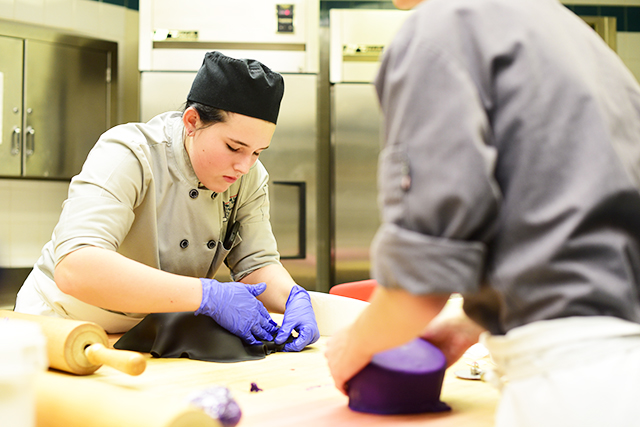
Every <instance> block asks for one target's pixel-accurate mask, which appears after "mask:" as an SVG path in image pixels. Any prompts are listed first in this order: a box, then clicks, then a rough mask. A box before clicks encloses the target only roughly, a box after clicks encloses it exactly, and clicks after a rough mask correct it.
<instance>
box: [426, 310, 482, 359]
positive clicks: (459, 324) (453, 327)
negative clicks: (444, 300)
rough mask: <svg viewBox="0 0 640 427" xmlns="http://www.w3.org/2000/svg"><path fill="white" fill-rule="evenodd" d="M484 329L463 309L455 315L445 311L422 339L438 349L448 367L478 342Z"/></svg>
mask: <svg viewBox="0 0 640 427" xmlns="http://www.w3.org/2000/svg"><path fill="white" fill-rule="evenodd" d="M482 332H484V329H483V328H482V327H481V326H479V325H478V324H477V323H475V322H474V321H473V320H471V319H469V318H468V317H467V316H466V315H465V314H464V311H462V309H460V310H456V311H454V312H453V313H452V312H447V310H443V312H442V313H440V314H439V315H438V316H436V317H435V318H434V319H433V320H432V321H431V322H429V325H427V327H426V328H425V329H424V331H423V332H422V334H421V337H422V338H424V339H426V340H427V341H429V342H430V343H432V344H433V345H435V346H436V347H438V348H439V349H440V350H441V351H442V352H443V353H444V356H445V358H446V359H447V366H451V365H452V364H454V363H455V362H456V361H457V360H458V359H460V357H462V355H463V354H464V353H465V352H466V351H467V350H468V349H469V347H471V346H472V345H474V344H476V343H477V342H478V339H479V338H480V334H481V333H482Z"/></svg>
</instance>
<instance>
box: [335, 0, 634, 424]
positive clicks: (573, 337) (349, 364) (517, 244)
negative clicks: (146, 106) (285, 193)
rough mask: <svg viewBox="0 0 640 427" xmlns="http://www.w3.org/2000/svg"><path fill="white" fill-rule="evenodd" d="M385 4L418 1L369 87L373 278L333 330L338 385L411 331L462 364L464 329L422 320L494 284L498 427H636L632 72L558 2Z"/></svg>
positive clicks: (488, 337) (490, 316)
mask: <svg viewBox="0 0 640 427" xmlns="http://www.w3.org/2000/svg"><path fill="white" fill-rule="evenodd" d="M395 3H396V4H397V5H398V6H400V7H404V8H410V7H414V6H415V8H414V11H413V12H412V14H411V16H409V17H408V18H407V20H406V22H405V24H404V26H403V27H402V29H401V30H400V31H399V33H398V34H397V36H396V37H395V39H394V41H393V42H392V44H391V45H390V46H389V47H388V49H387V50H386V51H385V55H384V58H383V61H382V64H381V68H380V72H379V74H378V77H377V81H376V89H377V91H378V96H379V99H380V104H381V108H382V110H383V113H384V119H385V145H384V149H383V151H382V153H381V157H380V168H379V175H380V176H379V182H380V192H381V194H380V200H381V201H382V206H381V209H382V218H383V224H382V226H381V227H380V229H379V231H378V234H377V235H376V238H375V240H374V243H373V246H372V257H373V268H372V269H373V277H374V278H375V279H376V280H377V281H378V283H380V285H381V286H380V287H379V289H378V290H377V292H376V293H374V295H373V298H372V300H371V305H370V306H369V307H368V308H367V309H366V310H365V311H364V312H363V314H362V316H361V317H360V318H359V319H358V320H356V322H355V323H354V324H353V326H351V327H350V328H348V330H346V331H344V332H343V333H341V334H339V335H336V336H334V337H332V339H331V341H330V342H329V345H328V350H327V357H328V361H329V366H330V369H331V372H332V374H333V377H334V379H335V382H336V385H337V386H338V388H339V389H341V390H343V391H344V390H345V387H346V384H347V383H348V380H349V379H350V378H351V377H352V376H353V375H354V374H356V373H357V372H358V371H359V370H360V369H362V368H363V367H364V366H365V365H366V364H367V363H368V362H369V361H370V360H371V357H372V355H373V354H375V353H376V352H379V351H382V350H386V349H388V348H391V347H394V346H397V345H400V344H403V343H404V342H406V341H409V340H411V339H413V338H415V337H417V336H420V335H426V336H427V338H429V339H434V337H435V338H437V339H435V340H434V341H436V343H437V344H438V345H440V346H441V348H442V349H443V351H444V352H445V353H446V354H447V356H448V360H449V362H452V361H454V360H455V359H456V358H457V357H459V356H460V355H461V351H462V350H464V349H463V348H462V347H461V346H459V345H458V344H457V343H456V342H457V341H458V340H460V337H461V335H462V341H463V342H467V343H469V342H473V340H469V339H468V338H466V337H465V336H464V334H467V333H469V331H473V330H474V329H473V327H470V326H469V325H468V323H467V324H466V326H459V325H464V323H460V324H459V325H456V326H455V327H452V325H451V324H449V325H446V324H438V325H434V324H433V323H431V320H432V319H433V318H434V316H435V315H436V314H437V313H438V312H439V311H440V309H441V308H442V306H443V305H444V304H445V302H446V300H447V297H448V296H449V294H450V293H452V292H459V293H462V294H463V295H465V303H466V302H474V304H475V301H477V297H478V295H479V294H480V292H481V290H483V289H487V288H488V289H491V290H492V291H493V293H494V294H495V295H496V296H497V297H496V299H495V300H492V301H490V302H489V303H484V302H483V303H480V305H476V307H477V308H478V310H477V311H476V312H477V313H481V312H485V313H487V316H485V318H484V319H480V318H479V317H476V316H474V319H478V320H479V321H480V322H481V324H482V326H484V327H485V328H486V329H487V330H488V331H489V332H490V334H489V333H485V335H483V342H484V343H485V345H486V346H487V348H488V349H489V351H490V352H491V355H492V357H493V360H494V361H495V362H496V363H497V365H498V368H499V369H500V371H501V373H502V374H503V375H504V377H503V378H507V382H505V384H504V387H503V388H502V398H501V400H500V404H499V407H498V410H497V414H496V426H498V427H506V426H508V427H521V426H527V427H534V426H540V427H549V426H569V425H571V426H578V425H579V426H583V427H584V426H602V425H616V426H629V427H630V426H635V425H636V424H637V423H638V421H637V415H636V413H635V412H636V411H635V394H636V390H637V389H638V383H639V382H640V367H639V366H638V360H639V358H640V299H639V297H638V295H639V294H640V193H639V188H640V170H639V169H638V165H639V164H640V87H639V86H638V83H637V81H636V80H635V79H634V77H633V75H632V74H631V73H630V72H629V71H628V70H627V69H626V68H625V67H624V65H623V64H622V62H621V61H620V58H619V57H617V55H616V54H615V52H613V51H612V50H611V49H610V48H609V47H608V46H607V45H606V44H605V43H604V41H603V40H602V39H601V38H600V37H599V36H598V35H597V34H596V33H595V32H594V31H593V30H592V29H591V28H590V27H589V26H588V25H587V24H586V23H585V22H584V21H582V20H581V19H580V18H579V17H577V16H575V15H574V14H573V13H572V12H571V11H570V10H568V9H567V8H566V7H565V6H563V5H562V4H561V3H560V2H558V1H557V0H427V1H424V2H421V1H420V0H397V1H396V2H395ZM491 305H494V306H497V307H498V310H497V311H493V310H485V308H490V306H491ZM470 314H471V313H470ZM425 327H426V328H427V329H426V330H425ZM475 330H476V332H475V335H476V337H477V335H478V332H477V331H478V330H479V328H477V327H475ZM612 389H615V390H616V393H611V392H610V390H612Z"/></svg>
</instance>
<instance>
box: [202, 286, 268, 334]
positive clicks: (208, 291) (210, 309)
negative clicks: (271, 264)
mask: <svg viewBox="0 0 640 427" xmlns="http://www.w3.org/2000/svg"><path fill="white" fill-rule="evenodd" d="M200 282H202V302H201V303H200V308H199V309H198V310H197V311H196V312H195V315H196V316H197V315H199V314H205V315H207V316H209V317H211V318H213V320H215V321H216V322H217V323H218V324H219V325H220V326H222V327H223V328H225V329H226V330H228V331H229V332H231V333H232V334H234V335H237V336H239V337H240V338H241V339H242V340H243V341H244V342H246V343H247V344H251V345H254V344H262V343H261V342H260V341H259V340H264V341H273V335H274V334H275V333H276V332H277V331H278V325H277V323H276V322H274V321H273V319H271V316H269V313H268V312H267V309H266V308H264V305H262V302H260V301H259V300H258V299H256V297H257V296H258V295H260V294H261V293H263V292H264V291H265V289H267V285H266V284H265V283H258V284H257V285H247V284H245V283H238V282H228V283H221V282H218V281H217V280H213V279H200Z"/></svg>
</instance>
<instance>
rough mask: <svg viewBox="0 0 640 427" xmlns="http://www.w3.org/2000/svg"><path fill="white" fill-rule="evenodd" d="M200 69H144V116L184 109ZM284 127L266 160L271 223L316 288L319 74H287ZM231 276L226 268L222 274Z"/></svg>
mask: <svg viewBox="0 0 640 427" xmlns="http://www.w3.org/2000/svg"><path fill="white" fill-rule="evenodd" d="M195 75H196V73H195V72H171V71H169V72H163V71H145V72H142V73H141V88H140V95H141V106H140V111H141V115H142V120H143V121H147V120H149V119H151V118H152V117H153V116H155V115H157V114H160V113H162V112H165V111H172V110H179V109H181V108H182V107H183V104H184V102H185V101H186V98H187V94H188V93H189V89H190V87H191V83H192V82H193V79H194V78H195ZM283 77H284V81H285V91H284V97H283V99H282V104H281V107H280V114H279V117H278V126H277V128H276V132H275V134H274V136H273V139H272V141H271V145H270V146H269V149H268V150H265V151H264V152H263V153H262V154H261V155H260V161H261V162H262V163H263V164H264V166H265V167H266V168H267V170H268V171H269V192H270V194H269V197H270V203H271V223H272V227H273V232H274V234H275V236H276V240H277V241H278V249H279V251H280V254H281V256H282V263H283V265H284V266H285V267H286V268H287V270H289V272H290V273H291V275H292V276H293V278H294V279H295V280H296V282H297V283H298V284H300V285H301V286H303V287H305V288H307V289H310V290H314V289H315V288H316V214H315V213H316V209H315V206H316V170H317V169H316V157H317V156H316V138H317V131H316V128H317V126H316V109H317V106H316V104H317V102H316V96H317V95H316V93H317V76H316V75H315V74H283ZM216 278H217V279H218V280H228V279H229V272H228V270H226V269H225V268H223V269H221V271H220V272H219V273H218V274H217V275H216Z"/></svg>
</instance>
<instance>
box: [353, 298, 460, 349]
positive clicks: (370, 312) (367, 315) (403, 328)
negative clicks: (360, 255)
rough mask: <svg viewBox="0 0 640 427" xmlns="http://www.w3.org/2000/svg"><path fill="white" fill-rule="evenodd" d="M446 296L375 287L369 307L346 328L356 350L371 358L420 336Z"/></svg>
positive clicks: (444, 302)
mask: <svg viewBox="0 0 640 427" xmlns="http://www.w3.org/2000/svg"><path fill="white" fill-rule="evenodd" d="M448 298H449V295H428V296H417V295H412V294H410V293H408V292H406V291H404V290H399V289H387V288H384V287H381V286H378V287H377V288H376V290H375V292H374V293H373V295H372V298H371V300H370V302H371V304H370V305H369V306H368V307H367V308H366V309H365V310H364V311H363V313H362V314H361V315H360V317H358V319H357V320H356V321H355V322H354V323H353V325H352V326H351V327H350V328H349V336H350V337H351V339H352V340H353V345H354V346H355V347H356V348H360V349H366V352H367V353H368V354H369V355H370V356H373V355H374V354H376V353H379V352H381V351H384V350H388V349H390V348H393V347H396V346H399V345H402V344H404V343H406V342H408V341H410V340H411V339H414V338H416V337H418V336H419V335H420V333H421V332H422V331H423V329H424V328H425V326H426V325H427V324H428V323H429V322H430V321H431V319H433V318H434V317H435V316H436V315H437V314H438V313H439V312H440V310H441V309H442V308H443V307H444V305H445V304H446V302H447V299H448Z"/></svg>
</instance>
